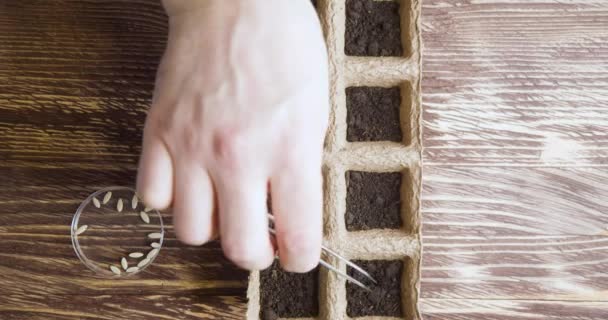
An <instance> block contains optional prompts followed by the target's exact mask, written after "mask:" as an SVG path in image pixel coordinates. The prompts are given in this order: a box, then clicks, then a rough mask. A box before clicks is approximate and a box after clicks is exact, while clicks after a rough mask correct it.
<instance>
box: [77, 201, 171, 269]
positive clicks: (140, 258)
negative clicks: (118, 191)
mask: <svg viewBox="0 0 608 320" xmlns="http://www.w3.org/2000/svg"><path fill="white" fill-rule="evenodd" d="M110 199H112V191H108V192H106V193H105V195H104V197H103V199H102V200H101V201H100V200H99V199H97V198H96V197H93V205H94V206H95V207H96V208H98V209H100V208H102V206H104V205H107V204H108V203H109V201H110ZM128 202H129V200H123V199H122V198H119V199H118V201H117V202H116V211H117V212H118V213H121V212H122V211H123V209H124V207H125V203H128ZM138 204H139V199H138V197H137V195H133V198H132V199H131V208H132V209H133V210H136V209H137V206H138ZM151 210H152V208H149V207H145V208H144V209H143V210H141V211H140V212H139V217H140V219H141V220H142V221H143V222H144V223H146V224H149V223H150V216H149V214H148V212H150V211H151ZM88 229H89V226H88V225H86V224H85V225H82V226H80V227H78V228H77V229H76V231H75V232H74V233H75V235H76V236H79V235H81V234H83V233H84V232H85V231H87V230H88ZM161 238H162V234H161V233H160V232H154V233H149V234H148V239H150V240H152V241H153V242H152V243H151V244H150V247H151V250H150V251H148V252H147V253H144V252H131V253H129V254H128V255H127V256H124V257H121V258H120V261H117V263H116V264H110V266H109V269H110V271H111V272H112V273H114V274H115V275H121V274H122V272H123V271H124V272H126V273H135V272H137V271H139V270H140V269H141V268H143V267H145V266H146V265H148V264H149V263H150V262H151V261H152V259H153V258H154V257H156V255H157V254H158V253H159V251H160V246H161V245H160V242H158V241H159V240H160V239H161ZM129 259H135V262H134V263H133V264H130V263H129ZM119 266H120V267H119Z"/></svg>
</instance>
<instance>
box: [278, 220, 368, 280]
mask: <svg viewBox="0 0 608 320" xmlns="http://www.w3.org/2000/svg"><path fill="white" fill-rule="evenodd" d="M268 219H269V220H270V221H272V222H273V223H274V216H273V215H271V214H270V213H269V214H268ZM268 230H269V231H270V234H272V235H273V236H276V231H275V230H274V228H272V227H271V226H268ZM321 250H323V251H324V252H325V254H328V255H332V256H334V257H336V258H338V259H339V260H342V261H344V263H345V264H346V265H348V266H350V267H351V268H353V269H354V270H356V271H357V272H359V273H360V274H362V275H364V276H365V277H366V278H367V279H369V280H371V281H372V282H373V283H375V284H377V283H378V282H377V281H376V280H375V279H374V278H373V277H372V276H371V275H370V274H369V273H367V271H365V270H363V268H361V267H359V266H358V265H356V264H354V263H352V262H351V261H349V260H348V259H346V258H344V257H342V256H341V255H339V254H338V253H337V252H335V251H333V250H331V249H329V248H328V247H326V246H324V245H321ZM319 264H320V265H322V266H324V267H325V268H327V269H329V270H331V271H333V272H335V273H336V274H337V275H339V276H341V277H344V278H345V279H346V280H347V281H350V282H352V283H354V284H356V285H358V286H359V287H361V288H363V289H365V290H367V291H371V290H370V289H369V288H368V287H367V286H366V285H364V284H363V283H361V282H360V281H359V280H357V279H355V278H353V277H351V276H349V275H348V274H346V273H344V272H342V271H340V270H338V269H337V268H336V267H334V266H332V265H331V264H329V263H328V262H327V261H325V260H323V259H320V260H319Z"/></svg>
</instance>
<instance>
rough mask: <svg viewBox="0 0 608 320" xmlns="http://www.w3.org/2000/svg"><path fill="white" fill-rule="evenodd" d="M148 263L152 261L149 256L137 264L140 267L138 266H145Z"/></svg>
mask: <svg viewBox="0 0 608 320" xmlns="http://www.w3.org/2000/svg"><path fill="white" fill-rule="evenodd" d="M148 263H150V259H149V258H145V259H143V260H141V261H140V262H139V263H138V264H137V267H138V268H141V267H143V266H145V265H147V264H148Z"/></svg>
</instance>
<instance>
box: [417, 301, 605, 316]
mask: <svg viewBox="0 0 608 320" xmlns="http://www.w3.org/2000/svg"><path fill="white" fill-rule="evenodd" d="M420 309H421V310H422V312H423V313H424V315H425V316H424V319H425V320H538V319H543V320H581V319H585V320H605V319H606V315H607V311H606V310H608V302H592V301H583V302H568V301H537V300H532V301H530V300H460V299H455V300H450V299H424V300H423V301H422V302H421V303H420Z"/></svg>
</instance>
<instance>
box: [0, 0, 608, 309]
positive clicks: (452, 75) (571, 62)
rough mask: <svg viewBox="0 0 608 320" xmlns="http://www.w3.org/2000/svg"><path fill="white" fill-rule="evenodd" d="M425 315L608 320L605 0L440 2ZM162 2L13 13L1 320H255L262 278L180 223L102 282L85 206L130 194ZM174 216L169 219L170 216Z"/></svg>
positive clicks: (433, 45) (5, 107) (5, 41)
mask: <svg viewBox="0 0 608 320" xmlns="http://www.w3.org/2000/svg"><path fill="white" fill-rule="evenodd" d="M422 16H423V19H422V20H423V22H422V31H423V40H424V47H425V50H424V53H423V57H424V62H423V72H424V73H423V76H424V80H423V105H424V145H425V152H424V161H425V167H424V174H423V179H424V187H423V204H422V210H423V217H424V224H423V241H424V255H423V266H422V278H423V279H422V286H421V301H420V308H421V310H422V314H423V316H424V317H425V319H427V320H428V319H432V320H469V319H472V320H477V319H479V320H481V319H500V320H503V319H560V320H562V319H566V320H569V319H577V320H581V319H585V320H589V319H598V320H599V319H602V320H605V319H608V237H607V236H608V233H607V229H606V227H607V226H608V202H607V200H606V199H608V89H607V88H608V2H606V1H603V0H572V1H561V0H542V1H541V0H516V1H499V0H485V1H468V0H466V1H446V0H424V1H423V14H422ZM166 27H167V26H166V17H165V15H164V13H163V11H162V9H161V8H160V6H159V5H158V3H157V2H156V1H153V0H152V1H144V0H139V1H118V0H117V1H103V2H102V1H76V0H72V1H59V0H56V1H33V0H28V1H2V2H0V319H3V320H4V319H11V320H12V319H19V320H21V319H33V320H37V319H201V318H203V319H240V318H242V315H243V314H244V312H245V307H246V305H245V290H246V278H247V275H246V274H245V273H244V272H241V271H238V270H237V269H236V268H234V267H233V266H232V265H231V264H230V263H228V262H226V261H225V260H223V258H222V256H221V252H220V250H219V248H218V246H217V245H208V246H205V247H203V248H185V247H183V246H181V245H179V244H178V243H177V242H176V241H175V238H174V235H173V234H172V232H171V231H172V230H169V240H168V242H167V245H166V247H165V249H164V250H163V254H162V255H161V256H160V257H159V259H158V260H157V261H156V262H155V265H154V267H153V268H154V270H155V271H150V273H148V274H146V273H144V275H142V276H141V277H140V278H139V279H137V280H126V281H125V280H121V281H107V280H99V279H94V278H90V277H87V276H86V275H83V274H82V273H83V271H86V269H84V268H83V267H82V266H81V265H80V263H79V262H78V260H77V259H76V258H75V256H74V253H73V252H72V249H71V243H70V237H69V224H70V221H71V218H72V214H73V212H74V211H75V210H76V208H77V206H78V204H79V202H80V201H81V200H82V199H83V198H85V197H86V196H87V195H88V194H89V193H91V192H92V191H95V190H97V189H99V188H102V187H105V186H108V185H131V184H133V182H134V177H135V170H136V164H137V160H138V153H139V151H140V149H139V141H140V139H141V129H142V126H143V122H144V118H145V112H146V110H147V108H148V105H149V102H150V97H151V91H152V88H153V80H154V74H155V69H156V64H157V62H158V59H159V58H160V55H161V53H162V50H163V47H164V42H165V35H166ZM169 222H170V221H169Z"/></svg>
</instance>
